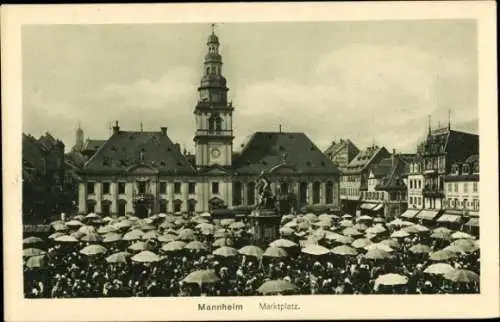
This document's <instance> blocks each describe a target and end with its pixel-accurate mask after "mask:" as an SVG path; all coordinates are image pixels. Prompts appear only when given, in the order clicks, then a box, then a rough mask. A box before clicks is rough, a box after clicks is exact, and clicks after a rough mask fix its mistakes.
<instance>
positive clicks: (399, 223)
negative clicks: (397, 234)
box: [387, 218, 404, 226]
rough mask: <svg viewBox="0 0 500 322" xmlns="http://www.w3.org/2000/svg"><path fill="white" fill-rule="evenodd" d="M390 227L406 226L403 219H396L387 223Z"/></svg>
mask: <svg viewBox="0 0 500 322" xmlns="http://www.w3.org/2000/svg"><path fill="white" fill-rule="evenodd" d="M387 225H388V226H403V225H404V220H402V219H401V218H396V219H394V220H392V221H390V222H388V223H387Z"/></svg>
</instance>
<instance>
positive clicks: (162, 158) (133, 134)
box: [83, 131, 196, 175]
mask: <svg viewBox="0 0 500 322" xmlns="http://www.w3.org/2000/svg"><path fill="white" fill-rule="evenodd" d="M139 165H144V166H146V167H149V168H151V169H154V170H155V172H158V173H159V174H178V175H181V174H193V173H195V172H196V171H195V169H194V167H193V166H192V165H191V163H190V162H189V160H187V159H186V158H185V157H184V155H183V154H182V153H181V151H180V148H179V146H178V145H176V144H174V143H173V142H172V141H171V140H170V138H169V137H168V136H167V134H166V133H163V132H161V131H158V132H146V131H139V132H137V131H118V132H116V133H114V134H113V135H112V136H111V137H110V138H109V139H108V140H107V141H106V142H105V143H104V144H103V145H102V146H101V147H100V148H99V149H98V150H97V152H96V153H95V154H94V155H93V156H92V157H91V158H90V159H89V160H88V161H87V163H86V164H85V166H84V168H83V170H84V172H85V173H103V174H105V173H116V172H119V173H126V172H127V171H129V170H131V169H134V168H135V166H139Z"/></svg>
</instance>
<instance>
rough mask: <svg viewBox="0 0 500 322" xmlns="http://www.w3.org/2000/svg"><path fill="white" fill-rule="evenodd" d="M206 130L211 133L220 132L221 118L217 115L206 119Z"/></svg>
mask: <svg viewBox="0 0 500 322" xmlns="http://www.w3.org/2000/svg"><path fill="white" fill-rule="evenodd" d="M208 128H209V129H210V130H212V131H213V130H215V131H220V130H222V118H221V117H220V116H219V115H212V116H211V117H210V118H209V119H208Z"/></svg>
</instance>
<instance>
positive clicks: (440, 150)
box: [324, 124, 479, 226]
mask: <svg viewBox="0 0 500 322" xmlns="http://www.w3.org/2000/svg"><path fill="white" fill-rule="evenodd" d="M324 153H325V155H326V156H327V157H328V158H329V159H330V160H332V162H333V163H334V164H336V165H337V167H338V168H339V169H340V170H341V172H342V174H341V178H340V199H341V204H342V208H343V210H344V211H346V212H349V213H353V214H361V213H370V214H377V215H383V216H387V217H397V216H402V217H404V218H407V219H410V218H416V219H420V220H425V221H433V220H437V221H439V222H442V223H450V224H453V223H466V224H467V223H468V224H469V225H470V226H477V225H478V221H477V217H478V215H479V136H478V135H476V134H471V133H466V132H461V131H456V130H452V129H451V126H450V124H448V126H447V127H445V128H439V129H434V130H432V129H431V128H429V130H428V133H427V135H426V137H425V138H424V139H423V140H422V141H421V142H420V143H419V144H418V146H417V147H416V148H415V153H409V154H407V153H397V152H396V151H395V150H393V151H392V153H391V152H389V151H388V150H387V149H386V148H385V147H379V146H376V145H372V146H370V147H368V148H366V149H365V150H360V149H358V148H357V147H356V145H355V144H354V143H353V142H352V141H351V140H349V139H342V140H340V141H339V142H333V143H332V145H331V146H330V147H328V149H326V150H325V152H324Z"/></svg>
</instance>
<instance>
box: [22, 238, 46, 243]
mask: <svg viewBox="0 0 500 322" xmlns="http://www.w3.org/2000/svg"><path fill="white" fill-rule="evenodd" d="M38 243H43V239H41V238H40V237H35V236H31V237H27V238H25V239H23V245H32V244H38Z"/></svg>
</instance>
